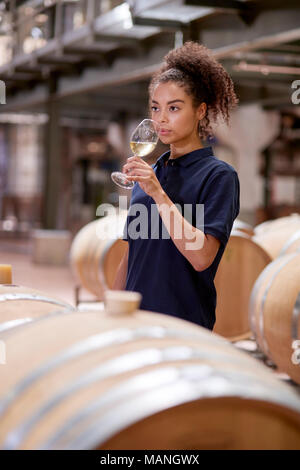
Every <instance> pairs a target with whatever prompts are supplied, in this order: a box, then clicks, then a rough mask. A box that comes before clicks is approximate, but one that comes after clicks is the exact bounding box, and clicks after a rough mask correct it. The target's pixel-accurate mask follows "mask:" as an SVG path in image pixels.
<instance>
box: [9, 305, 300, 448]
mask: <svg viewBox="0 0 300 470" xmlns="http://www.w3.org/2000/svg"><path fill="white" fill-rule="evenodd" d="M3 340H4V341H5V344H6V354H7V358H8V360H7V365H6V366H5V367H1V368H0V374H1V380H0V416H1V418H0V445H1V448H3V449H96V448H101V449H206V448H208V449H247V448H249V449H251V448H254V449H256V448H257V449H264V448H267V449H288V448H291V449H294V448H297V449H299V448H300V397H299V396H298V394H297V393H296V392H295V391H294V390H293V389H292V388H291V387H289V386H288V385H286V384H284V383H283V382H280V381H279V379H277V378H275V377H274V375H273V374H272V373H271V372H270V371H269V370H268V369H267V368H266V366H264V365H262V364H261V363H259V362H258V361H257V360H256V359H253V358H251V357H249V356H248V355H247V354H246V353H244V352H241V351H238V350H237V349H236V348H234V347H233V346H232V345H231V344H230V343H228V342H227V341H226V340H225V339H223V338H221V337H219V336H218V335H215V334H213V333H211V332H210V331H208V330H205V329H203V328H201V327H198V326H197V325H194V324H192V323H189V322H186V321H183V320H179V319H176V318H173V317H171V316H167V315H160V314H157V313H153V312H144V311H136V312H134V313H133V314H131V315H113V316H112V315H110V316H109V315H108V314H107V312H105V311H104V312H74V313H72V315H67V314H64V313H62V314H59V315H54V316H53V315H52V316H48V317H43V318H41V319H39V320H37V321H35V322H32V323H28V324H26V325H23V326H20V327H18V328H15V329H14V330H10V331H8V332H6V333H4V336H3Z"/></svg>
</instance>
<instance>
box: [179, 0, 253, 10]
mask: <svg viewBox="0 0 300 470" xmlns="http://www.w3.org/2000/svg"><path fill="white" fill-rule="evenodd" d="M184 5H187V6H196V7H210V8H225V9H231V10H232V9H233V10H240V11H242V10H243V11H245V10H248V9H249V8H251V4H249V3H248V2H240V1H239V0H185V1H184Z"/></svg>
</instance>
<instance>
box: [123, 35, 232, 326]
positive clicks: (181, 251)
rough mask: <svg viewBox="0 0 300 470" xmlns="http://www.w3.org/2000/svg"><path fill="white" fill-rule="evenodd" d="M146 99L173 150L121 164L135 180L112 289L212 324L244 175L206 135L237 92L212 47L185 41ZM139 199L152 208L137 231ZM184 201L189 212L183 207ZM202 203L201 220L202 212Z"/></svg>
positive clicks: (146, 307) (168, 57)
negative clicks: (151, 160)
mask: <svg viewBox="0 0 300 470" xmlns="http://www.w3.org/2000/svg"><path fill="white" fill-rule="evenodd" d="M149 101H150V107H151V118H152V119H153V120H154V121H155V122H156V123H157V125H158V126H159V137H160V139H161V141H162V142H163V143H165V144H169V145H170V151H168V152H166V153H164V154H163V155H162V156H161V157H160V158H159V159H158V160H157V162H156V164H155V165H152V166H150V165H149V164H147V163H146V162H145V161H144V160H142V159H141V158H139V157H130V158H128V160H127V163H126V164H125V165H124V167H123V172H124V173H125V174H126V176H127V178H128V179H129V180H130V181H134V182H135V183H136V184H135V185H134V188H133V190H132V197H131V204H130V209H129V213H128V217H127V223H126V226H125V230H124V240H127V241H128V245H129V246H128V250H127V251H126V254H125V256H124V257H123V259H122V261H121V263H120V266H119V270H118V273H117V276H116V280H115V284H114V289H124V288H125V289H126V290H133V291H138V292H141V294H142V297H143V299H142V304H141V308H142V309H144V310H151V311H155V312H159V313H165V314H168V315H173V316H176V317H179V318H182V319H185V320H188V321H191V322H194V323H197V324H198V325H202V326H204V327H206V328H208V329H212V328H213V326H214V323H215V308H216V290H215V286H214V277H215V274H216V271H217V268H218V265H219V262H220V260H221V257H222V255H223V252H224V249H225V246H226V244H227V241H228V238H229V236H230V232H231V228H232V225H233V222H234V219H235V218H236V217H237V215H238V213H239V180H238V176H237V173H236V171H235V170H234V168H233V167H232V166H230V165H229V164H227V163H225V162H223V161H221V160H218V159H217V158H216V157H215V156H214V155H213V150H212V148H211V147H203V144H202V140H201V139H203V138H205V137H206V136H208V135H209V134H210V133H211V127H210V121H211V120H216V119H218V118H219V117H222V118H224V119H225V121H227V122H228V119H229V111H230V109H231V108H233V107H234V106H235V105H236V104H237V98H236V95H235V93H234V89H233V84H232V81H231V79H230V77H229V76H228V74H227V72H226V71H225V69H224V68H223V67H222V65H221V64H219V63H218V62H217V61H216V60H215V59H214V58H213V56H212V54H211V52H210V51H209V50H208V49H206V48H205V47H204V46H201V45H199V44H197V43H193V42H187V43H185V44H184V45H183V46H182V47H181V48H179V49H175V50H172V51H170V52H169V53H168V54H167V55H166V57H165V59H164V64H163V65H162V68H161V69H160V70H159V72H158V73H156V74H155V75H154V76H153V78H152V80H151V83H150V87H149ZM137 204H140V205H141V204H142V206H143V207H145V208H146V209H147V214H148V216H147V217H148V219H147V220H145V218H144V219H142V220H143V222H142V223H140V225H144V226H143V227H140V231H141V236H140V237H137V236H136V235H135V236H132V235H130V233H129V232H130V230H129V228H130V226H131V227H132V224H133V225H134V227H135V228H136V229H137V226H138V224H137V223H136V222H137V218H138V217H137V211H134V210H133V208H134V207H141V206H136V205H137ZM186 207H187V208H188V209H189V210H190V212H188V211H187V213H186V212H184V208H186ZM153 208H154V209H155V210H156V211H157V215H158V214H159V216H160V217H158V219H159V222H160V224H161V222H163V225H160V227H159V230H160V232H159V234H158V232H157V230H156V228H155V230H154V231H153V230H152V231H151V229H153V221H154V220H157V219H155V211H153ZM203 208H204V221H203V220H202V219H201V217H198V216H199V215H201V214H203V212H202V210H203ZM170 214H171V215H170ZM203 222H204V223H203ZM179 228H181V229H182V230H181V233H180V236H178V233H179V232H180V231H179V232H178V229H179ZM136 231H137V230H136ZM145 232H146V234H147V235H148V236H145ZM166 233H167V235H168V237H166V236H165V235H166Z"/></svg>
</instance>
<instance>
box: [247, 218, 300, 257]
mask: <svg viewBox="0 0 300 470" xmlns="http://www.w3.org/2000/svg"><path fill="white" fill-rule="evenodd" d="M284 219H285V220H284V221H282V220H278V221H274V223H271V222H270V225H269V228H268V230H265V231H261V232H258V233H256V234H255V236H254V237H253V239H254V240H255V242H256V243H258V244H259V245H260V246H262V247H263V248H264V249H265V250H266V251H267V252H268V253H269V255H270V256H271V258H272V259H275V258H277V256H281V255H283V254H286V253H292V252H293V251H297V250H298V249H299V248H300V217H297V216H293V217H292V216H291V217H284ZM286 219H290V220H286ZM276 222H278V223H276Z"/></svg>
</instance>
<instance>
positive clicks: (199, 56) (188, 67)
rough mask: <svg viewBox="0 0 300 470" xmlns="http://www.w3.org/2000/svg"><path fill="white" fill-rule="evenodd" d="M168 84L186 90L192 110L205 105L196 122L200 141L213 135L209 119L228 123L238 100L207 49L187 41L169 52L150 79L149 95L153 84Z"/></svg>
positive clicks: (225, 73)
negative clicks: (190, 98) (201, 116)
mask: <svg viewBox="0 0 300 470" xmlns="http://www.w3.org/2000/svg"><path fill="white" fill-rule="evenodd" d="M170 81H171V82H175V83H176V84H178V85H179V86H182V87H183V88H184V89H185V91H186V93H187V94H188V95H190V96H191V97H192V99H193V105H194V107H195V108H197V107H198V106H199V105H200V104H201V103H203V102H205V103H206V106H207V111H206V115H205V117H204V118H203V120H202V121H201V122H200V123H199V135H200V137H201V138H206V137H208V136H209V135H211V134H212V128H211V120H212V121H216V120H217V119H218V118H219V117H222V118H223V119H224V121H225V122H226V123H228V121H229V112H230V110H231V109H232V108H234V107H235V106H236V105H237V103H238V98H237V96H236V94H235V92H234V86H233V82H232V80H231V78H230V76H229V75H228V73H227V72H226V70H225V69H224V67H223V66H222V65H221V64H220V63H219V62H217V60H216V59H215V58H214V57H213V55H212V52H211V51H210V50H209V49H207V48H206V47H204V46H203V45H201V44H198V43H196V42H192V41H188V42H186V43H185V44H184V45H183V46H182V47H179V48H177V49H173V50H171V51H170V52H169V53H168V54H167V55H166V56H165V57H164V63H163V65H162V67H161V68H160V69H159V70H158V72H156V73H155V74H154V75H153V77H152V79H151V82H150V85H149V96H150V97H151V96H152V94H153V91H154V88H155V87H156V85H158V84H159V83H167V82H170Z"/></svg>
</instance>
